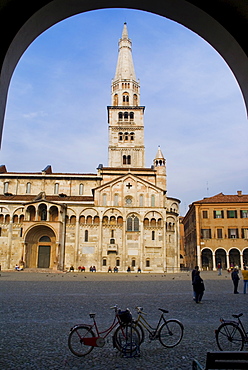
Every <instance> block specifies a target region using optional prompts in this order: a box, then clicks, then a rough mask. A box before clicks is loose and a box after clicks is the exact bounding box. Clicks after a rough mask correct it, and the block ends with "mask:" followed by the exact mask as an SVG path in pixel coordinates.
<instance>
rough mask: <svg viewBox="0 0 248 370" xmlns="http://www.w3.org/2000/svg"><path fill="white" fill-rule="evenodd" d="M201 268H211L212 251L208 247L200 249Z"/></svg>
mask: <svg viewBox="0 0 248 370" xmlns="http://www.w3.org/2000/svg"><path fill="white" fill-rule="evenodd" d="M202 269H203V270H207V271H209V270H213V253H212V251H211V250H210V249H208V248H206V249H203V250H202Z"/></svg>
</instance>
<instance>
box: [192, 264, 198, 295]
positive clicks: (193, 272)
mask: <svg viewBox="0 0 248 370" xmlns="http://www.w3.org/2000/svg"><path fill="white" fill-rule="evenodd" d="M198 270H199V266H195V268H194V270H192V273H191V280H192V285H193V281H194V278H195V274H196V272H197V271H198ZM193 300H194V301H195V290H194V287H193Z"/></svg>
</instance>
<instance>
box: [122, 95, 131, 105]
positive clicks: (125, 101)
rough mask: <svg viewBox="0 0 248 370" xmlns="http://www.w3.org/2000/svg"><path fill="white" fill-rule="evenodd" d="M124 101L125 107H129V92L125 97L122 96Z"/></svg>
mask: <svg viewBox="0 0 248 370" xmlns="http://www.w3.org/2000/svg"><path fill="white" fill-rule="evenodd" d="M122 101H123V105H128V103H129V95H128V93H127V92H125V93H124V94H123V95H122Z"/></svg>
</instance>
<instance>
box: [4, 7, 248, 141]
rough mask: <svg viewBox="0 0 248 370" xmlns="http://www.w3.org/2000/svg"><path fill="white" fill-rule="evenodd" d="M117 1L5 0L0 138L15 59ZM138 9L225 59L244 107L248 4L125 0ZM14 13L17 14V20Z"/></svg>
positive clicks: (247, 85) (247, 72) (247, 84)
mask: <svg viewBox="0 0 248 370" xmlns="http://www.w3.org/2000/svg"><path fill="white" fill-rule="evenodd" d="M121 7H123V2H120V1H119V0H103V1H102V2H101V5H99V1H97V0H91V1H90V2H87V1H78V0H40V1H38V2H32V3H30V2H23V1H20V0H6V1H5V2H4V4H3V5H2V6H1V9H0V33H1V34H2V35H4V37H2V38H1V39H0V139H1V137H2V127H3V119H4V113H5V105H6V100H7V92H8V87H9V83H10V79H11V76H12V73H13V71H14V69H15V67H16V64H17V63H18V60H19V59H20V57H21V55H22V54H23V53H24V51H25V50H26V49H27V47H28V46H29V45H30V44H31V43H32V42H33V40H34V39H35V38H36V37H37V36H39V35H40V34H41V33H42V32H44V31H45V30H47V29H48V28H50V27H51V26H53V25H54V24H56V23H57V22H60V21H62V20H63V19H66V18H68V17H70V16H73V15H76V14H79V13H83V12H86V11H90V10H97V9H106V8H121ZM125 8H130V9H139V10H144V11H148V12H151V13H154V14H158V15H161V16H164V17H166V18H168V19H171V20H174V21H176V22H178V23H180V24H182V25H184V26H185V27H187V28H189V29H191V30H192V31H193V32H195V33H197V34H198V35H200V36H201V37H202V38H203V39H205V40H206V41H207V42H208V43H209V44H211V45H212V46H213V47H214V48H215V50H216V51H217V52H218V53H219V54H220V55H221V56H222V57H223V58H224V59H225V61H226V63H227V64H228V65H229V67H230V69H231V70H232V71H233V73H234V75H235V77H236V79H237V82H238V83H239V86H240V88H241V91H242V93H243V97H244V100H245V102H246V106H248V45H247V29H248V26H247V23H248V22H247V20H248V4H247V2H246V3H245V2H244V1H242V0H228V1H226V2H223V0H215V1H214V2H208V1H202V0H164V1H163V2H162V3H161V1H160V0H154V1H152V2H151V1H148V0H132V1H131V0H127V1H126V2H125ZM14 14H18V22H16V17H15V16H14Z"/></svg>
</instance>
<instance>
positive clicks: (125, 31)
mask: <svg viewBox="0 0 248 370" xmlns="http://www.w3.org/2000/svg"><path fill="white" fill-rule="evenodd" d="M122 39H128V32H127V24H126V22H125V23H124V26H123V31H122Z"/></svg>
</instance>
